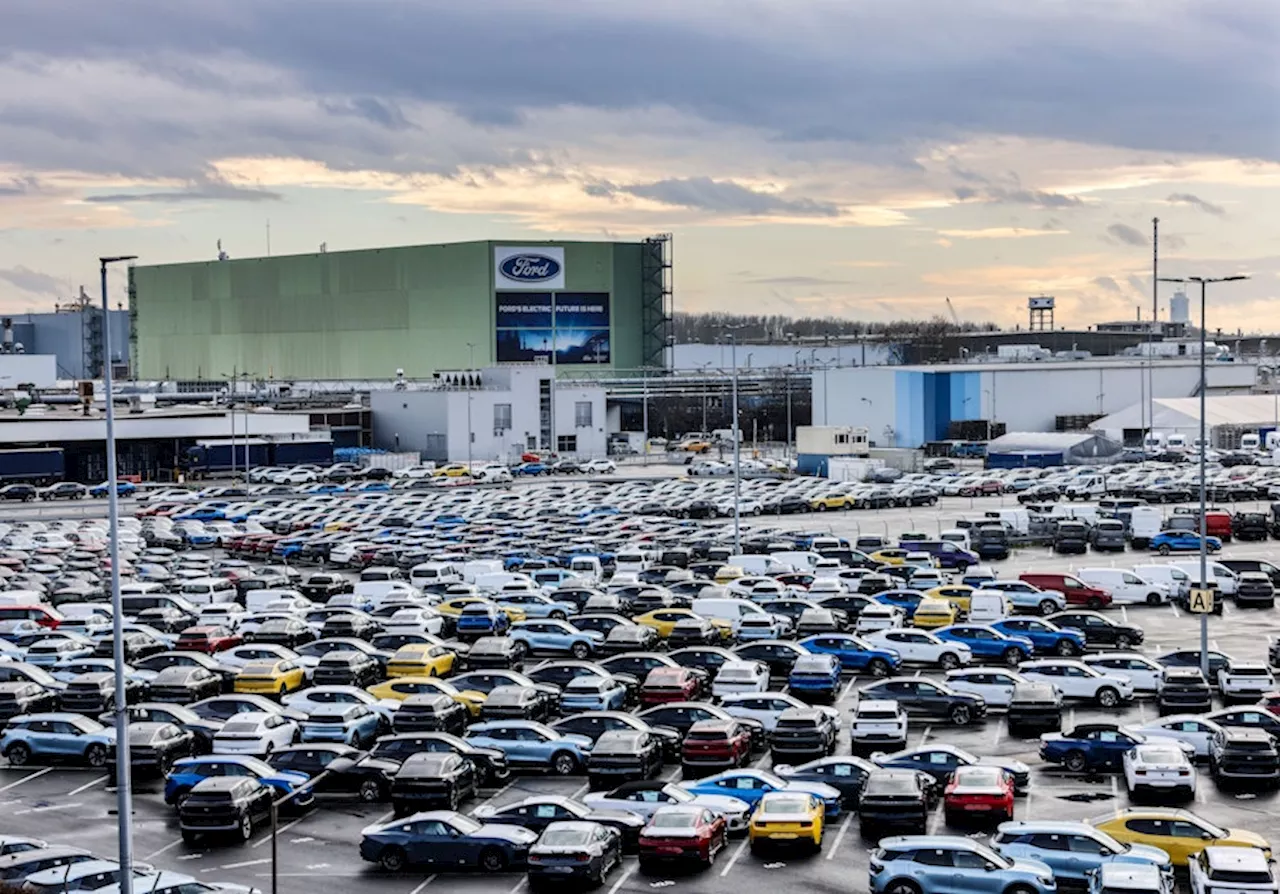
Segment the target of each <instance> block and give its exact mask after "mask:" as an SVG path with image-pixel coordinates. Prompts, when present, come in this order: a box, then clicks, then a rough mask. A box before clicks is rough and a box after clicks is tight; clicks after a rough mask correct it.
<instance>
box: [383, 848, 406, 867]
mask: <svg viewBox="0 0 1280 894" xmlns="http://www.w3.org/2000/svg"><path fill="white" fill-rule="evenodd" d="M408 862H409V858H408V855H406V854H405V852H404V848H402V847H389V848H387V849H385V850H384V851H383V852H382V853H381V854H379V855H378V863H379V864H380V865H381V866H382V868H383V869H385V870H386V871H387V872H399V871H400V870H401V869H404V867H405V864H406V863H408Z"/></svg>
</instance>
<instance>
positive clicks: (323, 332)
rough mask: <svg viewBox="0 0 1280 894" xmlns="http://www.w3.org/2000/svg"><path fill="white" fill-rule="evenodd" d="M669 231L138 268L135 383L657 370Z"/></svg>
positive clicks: (663, 335)
mask: <svg viewBox="0 0 1280 894" xmlns="http://www.w3.org/2000/svg"><path fill="white" fill-rule="evenodd" d="M670 250H671V240H670V237H669V236H665V235H663V236H656V237H653V238H650V239H645V240H642V241H639V242H518V241H508V242H459V243H449V244H444V245H411V246H403V247H397V248H375V249H368V250H362V251H342V252H321V253H318V254H309V255H286V256H280V257H264V258H245V259H238V260H216V261H199V262H193V263H183V264H162V265H156V266H136V267H134V268H132V270H131V271H130V280H129V308H130V317H131V350H132V358H131V359H132V363H133V369H134V370H136V376H137V377H138V378H140V379H155V380H165V381H189V382H201V381H222V380H225V379H226V378H227V377H228V376H230V375H231V374H232V372H233V371H239V372H242V373H243V372H248V373H249V374H250V375H252V376H254V377H255V378H259V379H267V378H274V379H277V380H295V381H296V380H304V381H312V380H376V379H391V378H394V377H395V376H396V374H397V371H398V370H403V371H404V375H405V376H406V377H408V378H425V377H428V376H431V375H432V374H433V373H435V372H436V371H438V370H454V369H467V368H479V367H483V366H491V365H495V364H498V365H501V364H504V363H530V362H543V363H550V362H553V360H552V352H553V351H554V354H555V356H554V363H555V364H556V365H557V367H560V366H565V367H574V368H577V369H578V370H579V371H588V370H601V371H605V370H608V371H612V370H636V369H641V368H650V369H652V368H658V367H663V366H666V365H667V362H666V361H667V348H668V345H669V340H670V338H669V333H670V326H671V310H672V308H671V260H670Z"/></svg>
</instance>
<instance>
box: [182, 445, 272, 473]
mask: <svg viewBox="0 0 1280 894" xmlns="http://www.w3.org/2000/svg"><path fill="white" fill-rule="evenodd" d="M233 451H234V453H233ZM246 453H247V455H248V465H249V468H253V467H254V466H265V465H269V464H270V463H269V460H270V457H271V445H270V444H269V443H268V442H266V441H263V440H260V439H257V438H250V439H249V441H248V443H247V444H246V443H245V441H244V440H243V439H241V440H236V441H232V440H231V439H230V438H226V439H223V440H217V441H196V443H195V446H194V447H188V448H187V452H186V455H185V456H184V457H183V459H184V460H185V462H184V464H183V470H184V471H185V472H186V473H187V474H188V475H190V476H192V477H194V478H200V477H203V476H206V475H217V474H220V473H223V472H230V471H231V470H232V469H236V470H240V471H243V470H244V467H245V457H246Z"/></svg>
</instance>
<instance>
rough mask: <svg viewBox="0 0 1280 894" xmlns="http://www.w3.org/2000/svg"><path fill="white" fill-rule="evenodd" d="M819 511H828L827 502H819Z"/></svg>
mask: <svg viewBox="0 0 1280 894" xmlns="http://www.w3.org/2000/svg"><path fill="white" fill-rule="evenodd" d="M818 511H819V512H826V511H827V504H826V503H819V504H818Z"/></svg>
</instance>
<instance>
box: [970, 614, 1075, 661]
mask: <svg viewBox="0 0 1280 894" xmlns="http://www.w3.org/2000/svg"><path fill="white" fill-rule="evenodd" d="M991 629H993V630H998V631H1000V632H1001V633H1005V634H1008V635H1009V636H1020V637H1023V638H1025V639H1029V640H1031V645H1032V647H1033V648H1034V649H1035V650H1036V651H1037V652H1040V653H1043V654H1045V655H1061V656H1063V657H1064V658H1069V657H1071V656H1074V655H1082V654H1084V646H1085V638H1084V634H1083V633H1082V632H1080V631H1079V630H1073V629H1071V628H1067V629H1063V628H1062V627H1059V626H1058V625H1057V624H1054V623H1052V622H1051V621H1041V620H1040V619H1038V618H1005V619H1004V620H1003V621H997V622H996V623H994V624H992V625H991Z"/></svg>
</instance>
